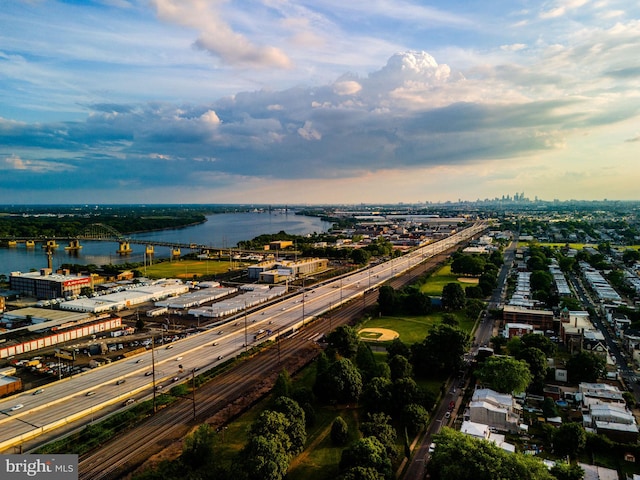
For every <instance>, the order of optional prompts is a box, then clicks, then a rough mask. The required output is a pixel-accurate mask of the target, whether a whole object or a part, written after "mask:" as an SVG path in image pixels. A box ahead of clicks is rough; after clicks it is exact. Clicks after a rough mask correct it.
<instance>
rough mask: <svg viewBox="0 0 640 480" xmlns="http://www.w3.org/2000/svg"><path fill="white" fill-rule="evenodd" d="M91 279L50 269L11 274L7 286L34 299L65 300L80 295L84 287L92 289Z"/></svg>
mask: <svg viewBox="0 0 640 480" xmlns="http://www.w3.org/2000/svg"><path fill="white" fill-rule="evenodd" d="M92 285H93V283H92V279H91V277H87V276H82V275H71V274H69V272H68V271H64V272H62V273H52V270H51V269H50V268H41V269H40V270H39V271H37V272H28V273H21V272H11V275H10V276H9V286H10V288H11V289H12V290H16V291H18V292H20V293H21V294H22V295H27V296H30V297H35V298H46V299H51V298H65V297H70V296H76V295H80V291H81V290H82V289H83V288H84V287H89V288H92Z"/></svg>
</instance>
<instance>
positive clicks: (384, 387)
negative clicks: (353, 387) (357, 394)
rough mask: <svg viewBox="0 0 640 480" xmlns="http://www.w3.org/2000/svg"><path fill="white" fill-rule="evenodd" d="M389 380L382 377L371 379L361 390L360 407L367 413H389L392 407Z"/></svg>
mask: <svg viewBox="0 0 640 480" xmlns="http://www.w3.org/2000/svg"><path fill="white" fill-rule="evenodd" d="M392 386H393V384H392V383H391V380H389V379H388V378H383V377H375V378H372V379H371V380H370V381H369V382H367V383H366V384H365V386H364V388H363V391H362V395H361V400H360V402H361V403H362V406H363V407H364V409H365V411H367V412H390V411H391V405H392V398H393V393H392Z"/></svg>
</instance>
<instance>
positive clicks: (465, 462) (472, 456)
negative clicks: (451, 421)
mask: <svg viewBox="0 0 640 480" xmlns="http://www.w3.org/2000/svg"><path fill="white" fill-rule="evenodd" d="M435 441H436V444H437V447H436V449H435V452H434V453H433V454H432V456H431V461H430V462H429V464H428V467H427V468H428V471H429V474H430V478H432V479H433V480H467V479H468V480H493V479H497V478H509V479H512V478H517V479H519V480H580V479H582V478H583V476H584V471H583V470H582V468H580V467H579V466H577V465H570V464H566V463H562V462H560V463H558V464H556V465H555V466H554V467H552V468H551V469H550V470H549V469H547V467H546V466H545V464H544V463H542V462H541V461H540V459H538V458H536V457H533V456H529V455H524V454H522V453H509V452H506V451H504V450H502V449H501V448H499V447H498V446H497V445H495V444H493V443H491V442H487V441H484V440H479V439H476V438H473V437H471V436H469V435H465V434H464V433H461V432H458V431H455V430H452V429H450V428H444V429H443V430H442V432H441V433H439V434H438V435H437V436H436V437H435Z"/></svg>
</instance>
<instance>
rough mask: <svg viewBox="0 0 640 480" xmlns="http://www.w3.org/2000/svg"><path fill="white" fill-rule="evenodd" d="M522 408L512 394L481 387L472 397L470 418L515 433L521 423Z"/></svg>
mask: <svg viewBox="0 0 640 480" xmlns="http://www.w3.org/2000/svg"><path fill="white" fill-rule="evenodd" d="M520 408H521V407H520V405H519V404H518V403H517V402H516V401H515V399H514V398H513V396H512V395H508V394H504V393H498V392H495V391H493V390H491V389H489V388H480V389H477V390H476V391H475V392H474V393H473V397H472V398H471V403H470V404H469V420H471V421H472V422H475V423H481V424H485V425H489V426H490V427H493V428H495V429H497V430H500V431H508V432H513V433H515V432H517V431H518V425H519V424H520V411H521V410H520Z"/></svg>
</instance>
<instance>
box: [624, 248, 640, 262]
mask: <svg viewBox="0 0 640 480" xmlns="http://www.w3.org/2000/svg"><path fill="white" fill-rule="evenodd" d="M639 260H640V252H639V251H638V250H634V249H632V248H631V249H626V250H625V251H624V252H622V261H623V262H624V264H625V265H627V266H631V265H633V264H634V263H635V262H637V261H639Z"/></svg>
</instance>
